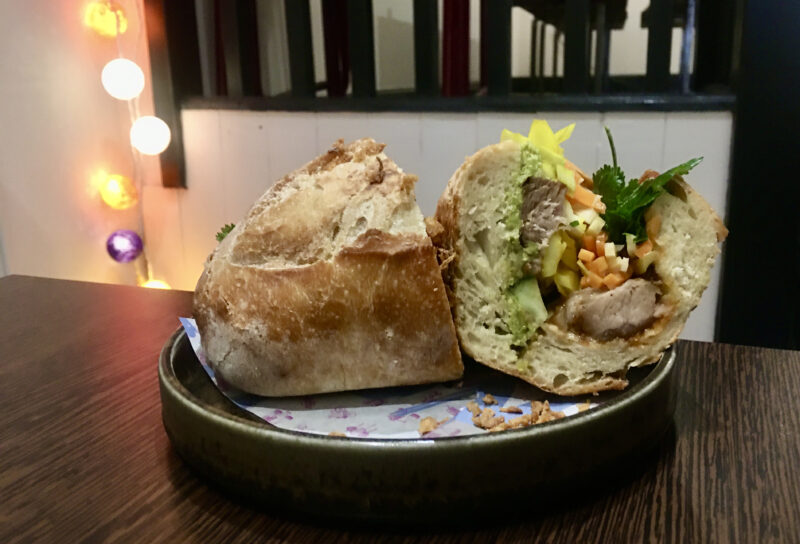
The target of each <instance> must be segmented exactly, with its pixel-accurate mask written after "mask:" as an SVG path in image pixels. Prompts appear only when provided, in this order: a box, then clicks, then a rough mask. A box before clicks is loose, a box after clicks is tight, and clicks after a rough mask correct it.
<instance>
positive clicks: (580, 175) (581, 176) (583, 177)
mask: <svg viewBox="0 0 800 544" xmlns="http://www.w3.org/2000/svg"><path fill="white" fill-rule="evenodd" d="M564 166H566V167H567V168H569V169H570V170H572V171H574V172H575V181H576V182H577V184H578V185H580V184H581V182H584V183H586V186H587V187H591V186H592V178H590V177H589V176H588V175H587V174H586V172H584V171H583V170H581V169H580V168H578V167H577V166H575V165H574V164H573V163H571V162H570V161H568V160H564Z"/></svg>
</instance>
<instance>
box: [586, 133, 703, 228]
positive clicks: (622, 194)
mask: <svg viewBox="0 0 800 544" xmlns="http://www.w3.org/2000/svg"><path fill="white" fill-rule="evenodd" d="M606 134H607V135H608V142H609V145H610V146H611V154H612V157H613V162H614V165H613V166H609V165H604V166H603V167H602V168H600V169H599V170H598V171H597V172H595V174H594V176H592V179H593V181H594V190H595V192H596V193H598V194H600V196H601V197H602V199H603V203H604V204H605V205H606V212H605V213H604V214H602V215H601V217H602V218H603V220H604V221H605V222H606V231H607V232H608V236H609V239H610V240H611V241H612V242H614V243H617V244H621V243H624V242H625V234H626V233H627V234H633V235H634V236H635V237H636V242H643V241H644V240H647V231H646V230H645V219H644V214H645V212H646V211H647V208H649V207H650V205H651V204H652V203H653V202H654V201H655V200H656V199H657V198H658V197H659V196H660V195H661V194H662V193H664V191H665V189H664V186H665V185H666V184H667V183H668V182H669V181H670V180H671V179H672V178H674V177H675V176H682V175H685V174H688V173H689V171H690V170H691V169H692V168H694V167H695V166H697V165H698V164H700V161H702V160H703V158H702V157H700V158H696V159H691V160H689V161H686V162H685V163H683V164H680V165H678V166H676V167H674V168H670V169H669V170H667V171H666V172H664V173H663V174H660V175H659V176H657V177H655V178H651V179H648V180H645V181H643V182H641V183H640V182H639V180H637V179H631V180H628V181H625V174H624V173H623V172H622V169H620V168H619V166H617V153H616V150H615V149H614V140H613V139H612V138H611V132H610V131H609V130H608V127H606Z"/></svg>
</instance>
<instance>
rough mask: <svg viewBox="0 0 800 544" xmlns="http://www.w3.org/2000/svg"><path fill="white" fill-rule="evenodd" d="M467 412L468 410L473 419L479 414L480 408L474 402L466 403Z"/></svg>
mask: <svg viewBox="0 0 800 544" xmlns="http://www.w3.org/2000/svg"><path fill="white" fill-rule="evenodd" d="M467 410H469V411H470V412H471V413H472V416H473V417H474V416H477V415H478V414H480V413H481V408H480V406H478V403H477V402H475V401H474V400H471V401H469V402H468V403H467Z"/></svg>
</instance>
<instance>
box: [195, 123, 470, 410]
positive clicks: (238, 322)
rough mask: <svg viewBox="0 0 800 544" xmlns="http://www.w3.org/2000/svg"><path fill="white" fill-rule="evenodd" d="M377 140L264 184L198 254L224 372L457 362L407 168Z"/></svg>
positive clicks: (353, 380)
mask: <svg viewBox="0 0 800 544" xmlns="http://www.w3.org/2000/svg"><path fill="white" fill-rule="evenodd" d="M383 148H384V146H383V144H379V143H376V142H375V141H374V140H372V139H369V138H364V139H361V140H357V141H355V142H352V143H350V144H348V145H344V144H343V143H342V141H341V140H340V141H339V142H337V143H336V144H335V145H334V146H333V148H332V149H331V150H330V151H328V152H327V153H325V154H324V155H322V156H320V157H318V158H317V159H315V160H313V161H311V162H310V163H308V164H307V165H305V166H304V167H302V168H300V169H298V170H296V171H294V172H292V173H291V174H289V175H287V176H286V177H284V178H283V179H282V180H280V181H278V182H277V183H275V184H274V185H273V186H272V187H270V188H269V190H267V191H266V193H265V194H264V195H263V196H262V197H261V198H260V199H259V200H258V201H257V202H256V203H255V204H254V206H253V207H252V209H251V210H250V211H249V212H248V214H247V216H246V218H245V219H244V220H243V221H241V222H239V223H238V224H237V225H236V227H235V228H234V229H233V230H232V231H231V232H230V233H229V234H228V235H227V236H226V237H225V239H224V240H223V241H222V242H221V243H220V244H219V246H218V247H217V248H216V249H215V250H214V252H213V253H212V254H211V255H210V256H209V258H208V260H207V262H206V263H205V270H204V271H203V274H202V276H201V277H200V280H199V281H198V284H197V288H196V290H195V297H194V315H195V317H196V320H197V324H198V328H199V329H200V332H201V336H202V343H203V348H204V350H205V352H206V355H207V358H208V360H209V362H210V364H211V366H212V368H213V369H214V371H215V372H216V373H217V375H218V376H220V377H222V378H223V379H224V380H225V381H227V382H228V383H230V384H233V385H234V386H236V387H238V388H239V389H242V390H244V391H247V392H250V393H255V394H258V395H265V396H288V395H305V394H314V393H324V392H332V391H344V390H353V389H363V388H371V387H387V386H397V385H410V384H422V383H429V382H439V381H446V380H452V379H456V378H459V377H460V376H461V375H462V372H463V366H462V363H461V355H460V352H459V349H458V342H457V339H456V335H455V329H454V327H453V322H452V319H451V316H450V309H449V306H448V301H447V296H446V293H445V288H444V284H443V282H442V277H441V274H440V270H439V265H438V263H437V260H436V249H435V248H434V246H433V244H432V242H431V240H430V238H429V237H428V235H427V233H426V228H425V223H424V220H423V217H422V214H421V212H420V210H419V207H418V206H417V203H416V200H415V197H414V192H413V188H414V183H415V182H416V179H417V178H416V176H413V175H409V174H406V173H404V172H403V171H402V170H401V169H400V168H399V167H398V166H397V165H396V164H395V163H394V162H393V161H392V160H391V159H389V158H388V157H387V156H386V155H385V154H384V153H383Z"/></svg>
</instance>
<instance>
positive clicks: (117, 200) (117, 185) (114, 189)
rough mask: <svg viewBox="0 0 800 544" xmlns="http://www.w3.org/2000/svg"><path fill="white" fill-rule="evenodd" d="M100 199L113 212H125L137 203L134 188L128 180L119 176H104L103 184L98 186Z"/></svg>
mask: <svg viewBox="0 0 800 544" xmlns="http://www.w3.org/2000/svg"><path fill="white" fill-rule="evenodd" d="M100 197H101V198H102V199H103V202H105V203H106V204H108V206H109V207H110V208H113V209H115V210H127V209H128V208H130V207H133V206H135V205H136V203H137V202H138V201H139V193H138V192H137V191H136V186H135V185H134V184H133V182H132V181H131V180H130V178H127V177H125V176H123V175H121V174H110V175H108V176H106V179H105V181H104V183H103V184H102V185H101V186H100Z"/></svg>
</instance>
